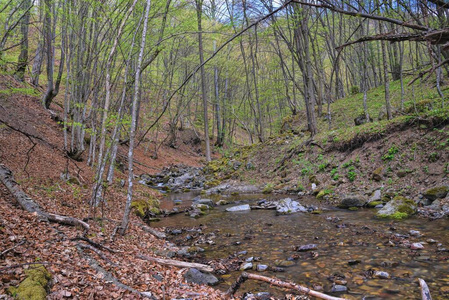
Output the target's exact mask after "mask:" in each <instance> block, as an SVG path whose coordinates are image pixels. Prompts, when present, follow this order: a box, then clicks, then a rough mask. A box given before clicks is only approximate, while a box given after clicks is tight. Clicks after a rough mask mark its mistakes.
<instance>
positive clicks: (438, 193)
mask: <svg viewBox="0 0 449 300" xmlns="http://www.w3.org/2000/svg"><path fill="white" fill-rule="evenodd" d="M448 193H449V187H448V186H438V187H434V188H431V189H428V190H427V191H425V192H424V193H423V196H424V197H426V198H427V199H429V200H430V201H435V200H436V199H439V198H440V199H441V198H444V197H446V195H447V194H448Z"/></svg>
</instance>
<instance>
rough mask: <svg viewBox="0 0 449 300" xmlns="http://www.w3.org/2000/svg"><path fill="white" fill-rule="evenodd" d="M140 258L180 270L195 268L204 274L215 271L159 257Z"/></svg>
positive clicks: (207, 267) (140, 256) (199, 265)
mask: <svg viewBox="0 0 449 300" xmlns="http://www.w3.org/2000/svg"><path fill="white" fill-rule="evenodd" d="M137 257H138V258H140V259H143V260H148V261H154V262H157V263H158V264H161V265H168V266H174V267H178V268H195V269H198V270H200V271H202V272H206V273H211V272H213V271H214V269H213V268H212V267H211V266H208V265H203V264H198V263H189V262H186V261H179V260H174V259H163V258H157V257H150V256H146V255H141V254H140V255H137Z"/></svg>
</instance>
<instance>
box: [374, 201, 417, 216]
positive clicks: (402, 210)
mask: <svg viewBox="0 0 449 300" xmlns="http://www.w3.org/2000/svg"><path fill="white" fill-rule="evenodd" d="M416 210H417V206H416V203H415V202H414V201H413V200H410V199H408V198H405V197H402V196H396V197H394V198H393V200H391V201H390V202H388V203H387V204H386V205H385V206H384V207H383V208H382V209H380V210H379V211H378V212H377V216H378V217H381V218H392V219H396V220H402V219H405V218H408V217H409V216H411V215H413V214H415V213H416Z"/></svg>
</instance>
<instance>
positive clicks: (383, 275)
mask: <svg viewBox="0 0 449 300" xmlns="http://www.w3.org/2000/svg"><path fill="white" fill-rule="evenodd" d="M373 277H374V278H380V279H389V278H390V274H388V273H387V272H385V271H375V272H374V274H373Z"/></svg>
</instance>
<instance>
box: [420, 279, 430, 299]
mask: <svg viewBox="0 0 449 300" xmlns="http://www.w3.org/2000/svg"><path fill="white" fill-rule="evenodd" d="M418 281H419V286H420V287H421V297H422V300H432V296H430V290H429V287H428V286H427V283H426V282H425V281H424V279H421V278H418Z"/></svg>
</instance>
